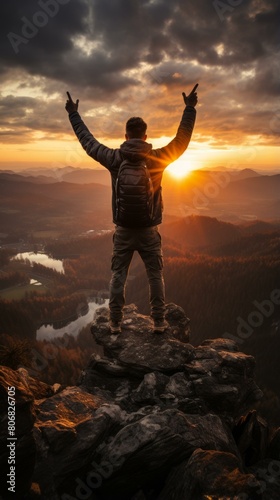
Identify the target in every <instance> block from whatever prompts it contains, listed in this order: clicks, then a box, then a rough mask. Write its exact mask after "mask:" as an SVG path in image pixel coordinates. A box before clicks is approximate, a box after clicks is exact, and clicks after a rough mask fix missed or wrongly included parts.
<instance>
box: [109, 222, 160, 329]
mask: <svg viewBox="0 0 280 500" xmlns="http://www.w3.org/2000/svg"><path fill="white" fill-rule="evenodd" d="M113 244H114V246H113V255H112V265H111V271H112V276H111V281H110V298H109V309H110V319H111V320H112V321H114V322H120V321H121V320H122V309H123V306H124V304H125V284H126V280H127V275H128V270H129V266H130V263H131V260H132V257H133V254H134V252H135V251H137V252H138V253H139V255H140V257H141V259H142V260H143V262H144V264H145V268H146V272H147V276H148V280H149V290H150V307H151V317H152V318H153V319H154V320H162V319H163V318H164V313H165V288H164V279H163V258H162V248H161V236H160V233H159V231H158V227H157V226H153V227H144V228H126V227H121V226H116V229H115V232H114V236H113Z"/></svg>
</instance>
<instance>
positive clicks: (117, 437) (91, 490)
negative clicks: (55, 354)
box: [0, 304, 279, 500]
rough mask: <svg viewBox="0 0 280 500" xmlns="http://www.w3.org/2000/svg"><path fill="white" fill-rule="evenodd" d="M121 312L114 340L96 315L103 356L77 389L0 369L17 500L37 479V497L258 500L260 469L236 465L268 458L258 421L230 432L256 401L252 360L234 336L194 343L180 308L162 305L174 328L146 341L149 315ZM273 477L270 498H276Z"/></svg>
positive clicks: (105, 314)
mask: <svg viewBox="0 0 280 500" xmlns="http://www.w3.org/2000/svg"><path fill="white" fill-rule="evenodd" d="M124 313H125V314H124V320H123V325H122V333H121V334H120V335H118V336H116V335H111V334H110V332H109V325H108V319H109V310H108V308H106V307H102V308H100V309H99V310H97V312H96V315H95V319H94V323H93V325H92V333H93V335H94V337H95V339H96V341H97V343H98V344H99V345H101V346H103V352H101V351H100V354H99V355H97V354H94V355H92V358H91V360H90V362H89V364H88V366H87V367H86V368H85V370H84V371H83V373H82V374H81V377H80V380H79V382H78V385H77V386H75V387H67V388H64V389H62V388H61V387H55V386H48V385H46V384H43V383H39V382H38V383H37V381H35V380H34V379H33V378H32V377H29V375H28V372H27V371H26V370H22V369H21V370H19V371H18V372H14V371H13V370H10V371H9V369H5V368H3V370H2V371H0V382H2V384H0V410H1V415H2V420H1V423H3V424H4V426H2V428H3V429H4V431H5V429H6V413H5V411H6V397H7V385H15V386H16V387H17V392H16V399H17V410H18V416H19V420H18V424H17V425H18V430H19V434H18V435H19V437H20V440H19V441H18V456H19V462H17V466H18V469H19V478H20V477H21V476H20V474H21V472H20V471H21V470H23V462H24V466H25V469H24V473H25V477H24V481H25V482H24V483H22V484H21V483H19V486H20V488H21V489H20V490H19V491H20V494H21V493H22V492H27V490H28V487H29V486H30V484H31V481H32V482H33V486H34V485H36V484H38V488H39V490H41V492H42V499H43V500H73V498H86V499H87V500H110V499H112V500H155V499H157V500H165V499H166V500H167V499H168V500H169V498H170V499H171V498H173V500H183V499H184V498H188V499H190V498H191V499H192V500H195V499H199V500H202V499H203V500H206V499H207V500H210V498H211V500H214V499H215V500H221V499H223V500H225V499H227V500H233V499H235V500H237V499H238V500H241V498H244V499H245V498H246V500H253V499H254V498H258V497H257V496H256V495H257V494H258V491H257V487H258V488H259V489H260V487H261V486H262V480H261V479H260V480H259V483H260V484H259V483H256V482H255V483H254V484H253V479H254V477H253V475H256V476H258V477H259V476H260V474H261V473H262V472H260V471H263V469H258V468H257V466H258V463H256V468H255V469H253V468H252V469H250V471H249V472H250V474H248V473H247V472H248V471H244V468H243V467H242V458H243V459H244V457H245V455H246V453H247V450H248V449H250V446H251V447H252V446H253V449H254V450H257V451H258V453H256V454H255V458H254V460H257V459H258V457H261V456H263V453H264V450H265V449H266V447H267V446H266V440H267V439H268V438H267V433H266V429H265V425H262V424H261V423H260V422H261V421H260V420H259V419H257V418H255V420H254V425H252V422H253V418H252V416H251V417H250V415H249V416H248V417H247V418H244V422H246V426H244V425H243V426H242V425H240V424H239V427H238V429H239V431H240V432H239V434H238V433H237V427H235V424H236V422H237V421H238V420H239V419H240V417H241V416H242V415H243V414H244V413H245V412H247V411H248V410H249V409H251V408H252V406H253V404H254V403H255V402H256V401H257V400H258V399H259V398H260V396H261V392H260V390H259V389H258V388H257V386H256V384H255V382H254V359H253V358H252V356H248V355H245V354H243V353H241V352H239V351H238V346H237V344H235V343H234V342H233V341H231V340H229V339H211V340H208V341H205V342H203V344H202V345H201V346H198V347H193V346H192V345H190V344H189V343H188V338H189V337H188V335H189V320H188V318H187V316H186V315H185V313H184V311H183V310H182V309H181V308H179V307H178V306H176V305H175V304H168V306H167V310H166V319H167V321H168V322H169V327H168V329H167V330H166V332H165V333H164V334H162V335H155V334H154V333H153V323H152V321H151V318H149V317H147V316H143V315H141V314H138V312H137V308H136V307H135V306H134V305H133V304H132V305H130V306H126V308H125V310H124ZM6 370H7V371H6ZM1 374H2V378H1ZM57 391H59V392H57ZM251 415H252V414H251ZM35 418H36V422H35V425H34V427H33V423H34V419H35ZM231 429H234V430H233V431H232V430H231ZM4 431H1V432H2V434H0V438H1V439H2V443H3V442H4V441H3V439H4V435H5V432H4ZM245 431H246V432H245ZM3 432H4V434H3ZM233 432H235V437H236V440H237V442H238V445H239V446H240V450H241V453H240V451H239V450H238V447H237V444H236V442H235V440H234V437H233ZM256 436H257V439H256ZM245 437H246V439H245ZM5 438H6V435H5ZM256 442H257V443H258V444H257V446H256ZM278 444H279V435H278V434H276V435H275V437H273V439H272V440H271V444H270V448H269V450H270V453H271V454H272V455H273V458H274V457H275V456H276V455H275V454H276V453H277V450H278V449H279V447H278ZM34 445H36V453H37V459H36V465H35V469H34V473H33V475H32V469H33V465H34V455H35V453H34ZM32 446H33V448H32ZM2 449H3V448H2ZM197 450H198V451H197ZM207 450H208V451H207ZM268 453H269V451H268V452H267V456H269V455H268ZM0 459H3V456H2V455H0ZM222 459H223V460H222ZM32 460H33V462H32ZM222 461H223V463H224V465H222ZM272 461H273V460H272ZM250 463H252V462H250ZM273 463H274V468H275V467H276V466H277V464H275V460H274V461H273ZM261 464H264V465H261V467H263V466H265V467H267V468H269V467H272V466H271V465H269V464H267V463H266V462H261ZM270 464H271V462H270ZM31 466H32V467H31ZM254 467H255V466H254ZM245 472H246V473H245ZM252 474H253V475H252ZM273 474H274V476H273V477H274V479H275V480H273V481H274V482H273V484H270V483H269V481H267V486H266V491H267V492H268V491H269V492H272V496H271V498H273V500H274V498H275V499H276V498H277V497H276V496H273V495H274V494H275V491H276V489H277V488H276V486H277V487H278V482H277V481H278V479H277V477H276V472H275V471H274V473H273ZM213 485H214V486H215V488H216V489H215V488H214V486H213ZM256 485H257V486H256ZM175 486H176V489H175ZM211 488H212V489H211ZM227 489H228V491H227ZM33 490H34V487H33ZM39 490H38V491H37V493H35V490H34V491H33V492H32V491H31V490H30V492H29V495H28V494H27V495H26V500H28V499H29V498H34V495H35V496H36V497H37V498H38V495H40V493H39ZM170 492H171V493H172V496H170ZM175 492H176V494H175ZM199 492H202V493H201V495H202V496H199V494H200V493H199ZM185 493H186V494H187V495H188V496H186V497H184V496H182V495H183V494H185ZM239 493H240V495H241V496H238V495H239ZM242 494H243V495H247V496H245V497H244V496H243V497H242ZM163 495H164V496H163ZM168 495H169V496H168ZM195 495H196V496H195ZM205 495H206V496H205ZM220 495H222V496H220ZM232 495H233V496H232ZM234 495H236V496H234ZM13 498H15V499H16V500H18V499H19V498H20V500H22V498H23V496H20V497H18V498H17V497H16V496H13ZM268 498H270V497H268V496H266V497H265V500H268Z"/></svg>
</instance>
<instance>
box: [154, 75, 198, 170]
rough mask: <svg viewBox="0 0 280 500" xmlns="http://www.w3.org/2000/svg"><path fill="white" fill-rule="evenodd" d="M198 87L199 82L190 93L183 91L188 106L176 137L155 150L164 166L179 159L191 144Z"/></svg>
mask: <svg viewBox="0 0 280 500" xmlns="http://www.w3.org/2000/svg"><path fill="white" fill-rule="evenodd" d="M197 87H198V83H197V84H196V85H195V86H194V88H193V89H192V91H191V92H190V94H189V95H186V94H185V92H183V93H182V95H183V99H184V103H185V105H186V107H185V109H184V112H183V116H182V119H181V122H180V125H179V128H178V130H177V133H176V136H175V137H174V139H172V141H171V142H169V144H167V146H164V147H163V148H159V149H155V150H154V154H155V155H156V156H157V157H158V159H159V160H160V161H161V163H162V165H163V167H164V168H165V167H167V166H168V165H169V164H170V163H172V162H173V161H175V160H177V158H179V157H180V156H181V155H182V154H183V153H184V151H185V150H186V149H187V147H188V145H189V142H190V140H191V136H192V132H193V128H194V124H195V118H196V110H195V106H196V105H197V93H196V89H197Z"/></svg>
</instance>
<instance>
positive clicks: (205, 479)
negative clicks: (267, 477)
mask: <svg viewBox="0 0 280 500" xmlns="http://www.w3.org/2000/svg"><path fill="white" fill-rule="evenodd" d="M260 486H261V484H260V483H259V482H258V481H257V480H256V479H255V477H254V476H253V475H252V474H244V473H243V471H242V470H241V464H240V461H239V460H238V459H237V458H236V456H235V455H233V454H232V453H227V452H221V451H216V450H215V451H213V450H207V451H206V450H202V449H196V450H195V451H194V452H193V454H192V456H191V457H190V459H189V460H188V461H184V462H182V463H181V464H180V465H179V466H177V467H174V469H173V471H172V472H171V473H170V474H169V476H168V478H167V481H166V484H165V486H164V488H163V490H162V491H161V493H160V495H159V497H158V500H170V499H171V498H172V500H189V499H191V500H202V499H205V500H206V499H210V498H211V499H213V498H215V499H216V498H217V499H226V500H231V499H234V498H235V499H240V498H246V499H248V500H249V499H250V500H256V499H261V498H262V497H261V496H260V494H259V491H260Z"/></svg>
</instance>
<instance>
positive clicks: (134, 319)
mask: <svg viewBox="0 0 280 500" xmlns="http://www.w3.org/2000/svg"><path fill="white" fill-rule="evenodd" d="M105 309H106V308H102V311H101V312H99V313H98V314H97V315H96V316H95V318H94V323H93V325H92V327H91V331H92V334H93V336H94V338H95V340H96V342H97V344H100V345H102V346H103V348H104V353H105V355H107V356H108V357H110V358H114V359H115V360H117V361H118V362H119V363H120V365H122V366H124V367H126V368H127V369H128V371H129V372H130V373H131V374H134V375H141V374H144V373H148V372H151V371H154V370H158V371H162V372H163V373H172V372H173V373H174V372H175V371H178V370H180V369H183V366H184V364H185V363H187V362H188V361H191V360H192V359H193V357H194V348H193V346H191V345H190V344H186V343H183V344H182V342H180V341H179V340H176V336H178V335H179V336H180V335H183V336H184V339H185V340H186V333H185V331H186V324H187V323H188V320H187V318H186V316H185V315H184V319H183V317H182V315H183V313H182V311H181V308H180V309H179V308H178V306H175V305H173V304H171V305H169V308H167V311H168V312H167V316H168V318H169V319H170V321H171V322H173V323H174V321H175V319H174V315H176V314H177V315H179V316H180V319H179V324H178V326H175V325H174V324H172V325H170V327H169V328H168V329H167V330H166V332H165V333H164V334H162V335H160V336H159V335H155V334H154V333H153V322H152V320H151V318H149V317H147V316H143V315H142V314H138V313H137V308H136V307H135V306H134V305H132V306H126V307H125V308H124V319H123V322H122V333H121V335H119V336H116V335H111V333H110V330H109V324H108V317H109V312H107V313H106V310H105ZM172 318H173V319H172Z"/></svg>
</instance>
